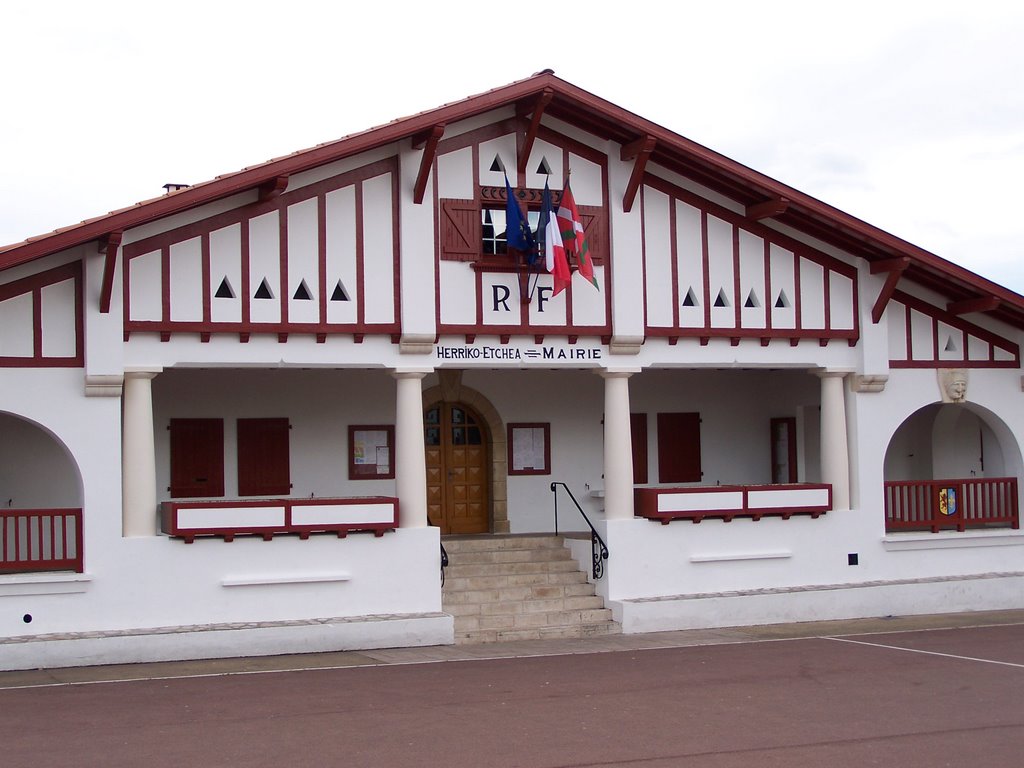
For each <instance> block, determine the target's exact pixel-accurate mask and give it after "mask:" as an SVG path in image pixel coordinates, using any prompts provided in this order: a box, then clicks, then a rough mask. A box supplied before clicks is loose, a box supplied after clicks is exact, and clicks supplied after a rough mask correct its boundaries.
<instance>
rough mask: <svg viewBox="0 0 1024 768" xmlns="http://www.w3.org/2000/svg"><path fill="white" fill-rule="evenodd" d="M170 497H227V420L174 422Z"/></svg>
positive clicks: (172, 420)
mask: <svg viewBox="0 0 1024 768" xmlns="http://www.w3.org/2000/svg"><path fill="white" fill-rule="evenodd" d="M170 432H171V488H170V491H171V496H172V497H173V498H195V497H197V496H210V497H213V496H223V495H224V420H223V419H171V426H170Z"/></svg>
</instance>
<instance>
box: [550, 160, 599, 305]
mask: <svg viewBox="0 0 1024 768" xmlns="http://www.w3.org/2000/svg"><path fill="white" fill-rule="evenodd" d="M558 229H559V230H560V231H561V234H562V243H563V244H564V246H565V255H566V258H568V257H569V256H575V257H576V264H577V266H578V267H579V271H580V275H582V276H583V277H585V278H586V279H587V280H589V281H590V282H591V283H592V284H593V286H594V287H595V288H597V289H598V290H601V287H600V286H599V285H598V284H597V278H596V277H594V260H593V259H592V258H591V256H590V246H589V245H587V238H586V237H585V236H584V234H583V222H582V221H581V220H580V213H579V210H578V209H577V208H576V200H574V199H573V196H572V190H571V189H569V179H568V178H566V180H565V188H564V189H563V190H562V199H561V201H560V202H559V203H558ZM556 293H557V291H556Z"/></svg>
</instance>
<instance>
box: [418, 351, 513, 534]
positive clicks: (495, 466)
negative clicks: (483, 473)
mask: <svg viewBox="0 0 1024 768" xmlns="http://www.w3.org/2000/svg"><path fill="white" fill-rule="evenodd" d="M438 375H439V378H440V383H439V384H438V385H437V386H434V387H429V388H428V389H425V390H424V391H423V408H424V410H426V409H427V408H430V407H431V406H433V405H436V404H437V403H440V402H445V403H463V404H465V405H467V406H469V407H470V408H472V409H473V410H474V411H476V413H477V414H478V415H479V416H480V418H481V419H483V420H484V424H485V425H486V427H487V449H488V453H489V455H490V472H489V476H488V482H489V483H490V504H491V510H490V517H491V531H492V532H493V533H508V532H509V530H510V529H509V521H508V451H507V446H506V442H507V438H506V434H505V424H504V422H503V421H502V420H501V415H500V414H499V413H498V409H497V408H495V407H494V404H493V403H491V401H490V400H488V399H487V398H486V397H485V396H484V395H483V394H481V393H480V392H478V391H477V390H475V389H473V388H472V387H467V386H464V385H463V384H462V371H458V370H441V371H438Z"/></svg>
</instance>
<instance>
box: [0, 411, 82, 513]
mask: <svg viewBox="0 0 1024 768" xmlns="http://www.w3.org/2000/svg"><path fill="white" fill-rule="evenodd" d="M83 488H84V486H83V483H82V472H81V469H80V468H79V466H78V462H77V461H76V460H75V457H74V456H73V455H72V453H71V451H70V450H69V449H68V447H67V446H66V445H65V444H64V442H63V441H62V440H61V439H60V438H59V437H57V435H55V434H54V433H53V432H52V431H50V430H49V429H47V428H46V427H44V426H43V425H42V424H39V423H38V422H36V421H33V420H32V419H29V418H27V417H24V416H21V415H19V414H16V413H10V412H8V411H0V495H2V496H3V498H0V506H3V507H14V508H18V509H46V508H65V507H78V508H81V507H82V504H83V498H84V491H83Z"/></svg>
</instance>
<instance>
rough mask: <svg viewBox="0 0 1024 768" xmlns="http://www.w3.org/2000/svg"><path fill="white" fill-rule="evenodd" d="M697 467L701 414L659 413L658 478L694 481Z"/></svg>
mask: <svg viewBox="0 0 1024 768" xmlns="http://www.w3.org/2000/svg"><path fill="white" fill-rule="evenodd" d="M700 479H701V469H700V414H699V413H659V414H658V482H659V483H696V482H699V481H700Z"/></svg>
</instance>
